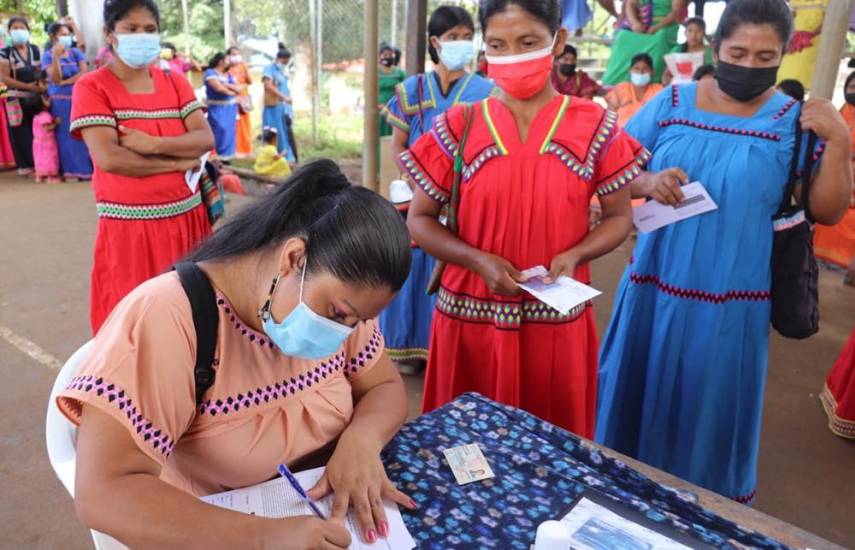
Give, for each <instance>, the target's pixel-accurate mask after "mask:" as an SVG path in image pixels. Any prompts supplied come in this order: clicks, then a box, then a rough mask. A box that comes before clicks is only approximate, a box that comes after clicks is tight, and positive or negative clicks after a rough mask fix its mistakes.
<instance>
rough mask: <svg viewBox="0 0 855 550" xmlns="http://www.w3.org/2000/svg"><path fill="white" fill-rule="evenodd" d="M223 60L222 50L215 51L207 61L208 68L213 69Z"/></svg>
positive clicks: (224, 58)
mask: <svg viewBox="0 0 855 550" xmlns="http://www.w3.org/2000/svg"><path fill="white" fill-rule="evenodd" d="M225 60H226V54H224V53H223V52H217V53H215V54H214V57H212V58H211V60H210V61H208V68H209V69H213V68H215V67H216V66H217V65H219V64H220V63H221V62H223V61H225Z"/></svg>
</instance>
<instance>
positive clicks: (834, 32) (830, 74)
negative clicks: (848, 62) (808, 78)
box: [810, 0, 853, 99]
mask: <svg viewBox="0 0 855 550" xmlns="http://www.w3.org/2000/svg"><path fill="white" fill-rule="evenodd" d="M852 1H853V0H830V2H829V3H828V6H827V7H826V8H825V17H824V18H823V20H822V31H821V32H820V35H819V36H820V42H819V54H818V55H817V57H816V65H815V66H814V68H813V81H812V82H811V87H810V96H811V97H821V98H825V99H831V96H832V95H834V86H835V84H836V83H837V71H838V69H839V68H840V55H841V54H842V53H843V49H844V47H845V46H846V32H847V31H848V30H849V17H850V16H851V14H852Z"/></svg>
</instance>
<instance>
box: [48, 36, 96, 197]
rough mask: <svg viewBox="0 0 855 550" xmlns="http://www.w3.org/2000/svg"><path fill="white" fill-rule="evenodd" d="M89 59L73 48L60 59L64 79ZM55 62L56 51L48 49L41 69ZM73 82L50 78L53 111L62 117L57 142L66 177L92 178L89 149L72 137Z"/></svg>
mask: <svg viewBox="0 0 855 550" xmlns="http://www.w3.org/2000/svg"><path fill="white" fill-rule="evenodd" d="M82 61H86V56H84V55H83V53H82V52H81V51H80V50H78V49H77V48H70V49H68V50H67V51H66V54H65V55H64V56H63V57H62V58H61V59H60V60H59V68H60V70H61V71H62V78H63V80H67V79H69V78H71V77H73V76H74V75H76V74H77V73H79V72H80V63H81V62H82ZM52 63H53V51H52V50H50V49H45V53H44V55H43V56H42V69H44V70H46V71H48V75H50V66H51V64H52ZM73 90H74V85H73V84H69V85H67V86H60V85H59V83H57V82H53V80H52V79H50V82H49V85H48V95H49V96H50V101H51V106H50V113H51V115H53V116H54V117H59V119H60V122H59V127H58V128H57V129H56V144H57V146H58V147H59V164H60V169H61V171H62V174H63V176H65V177H66V178H79V179H87V180H88V179H91V178H92V159H91V158H90V157H89V149H88V148H87V147H86V143H84V142H83V141H82V140H77V139H73V138H72V137H71V93H72V91H73Z"/></svg>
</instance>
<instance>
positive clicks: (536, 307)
mask: <svg viewBox="0 0 855 550" xmlns="http://www.w3.org/2000/svg"><path fill="white" fill-rule="evenodd" d="M590 306H591V303H590V302H586V303H584V304H580V305H578V306H576V307H575V308H573V309H572V310H570V312H569V313H567V314H566V315H563V314H561V313H559V312H558V311H556V310H555V309H553V308H552V307H550V306H548V305H546V304H544V303H543V302H541V301H523V302H496V301H493V300H485V299H483V298H475V297H473V296H468V295H466V294H457V293H454V292H451V291H450V290H448V289H447V288H445V287H441V288H440V289H439V292H438V293H437V300H436V309H437V311H439V312H440V313H442V314H444V315H446V316H448V317H451V318H453V319H458V320H460V321H465V322H469V323H482V324H489V325H493V326H495V327H496V328H497V329H500V330H518V329H519V328H520V327H521V326H522V324H523V323H543V324H563V323H570V322H573V321H575V320H577V319H579V318H580V317H581V316H582V315H583V314H584V313H585V310H586V309H587V308H588V307H590Z"/></svg>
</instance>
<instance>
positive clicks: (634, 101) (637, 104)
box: [606, 82, 662, 128]
mask: <svg viewBox="0 0 855 550" xmlns="http://www.w3.org/2000/svg"><path fill="white" fill-rule="evenodd" d="M660 91H662V84H650V85H648V86H647V89H646V90H645V91H644V96H643V97H642V98H641V99H638V98H637V97H636V96H635V86H633V85H632V82H621V83H620V84H618V85H617V86H615V87H614V88H612V89H611V91H610V92H609V93H607V94H606V101H608V102H609V105H617V106H618V108H617V114H618V125H619V126H620V127H621V128H623V127H624V126H625V125H626V123H627V122H629V119H631V118H632V115H634V114H635V113H637V112H638V111H639V110H640V109H641V108H642V107H643V106H644V104H645V103H647V102H648V101H650V100H651V99H653V98H654V97H655V96H656V94H658V93H659V92H660Z"/></svg>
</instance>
